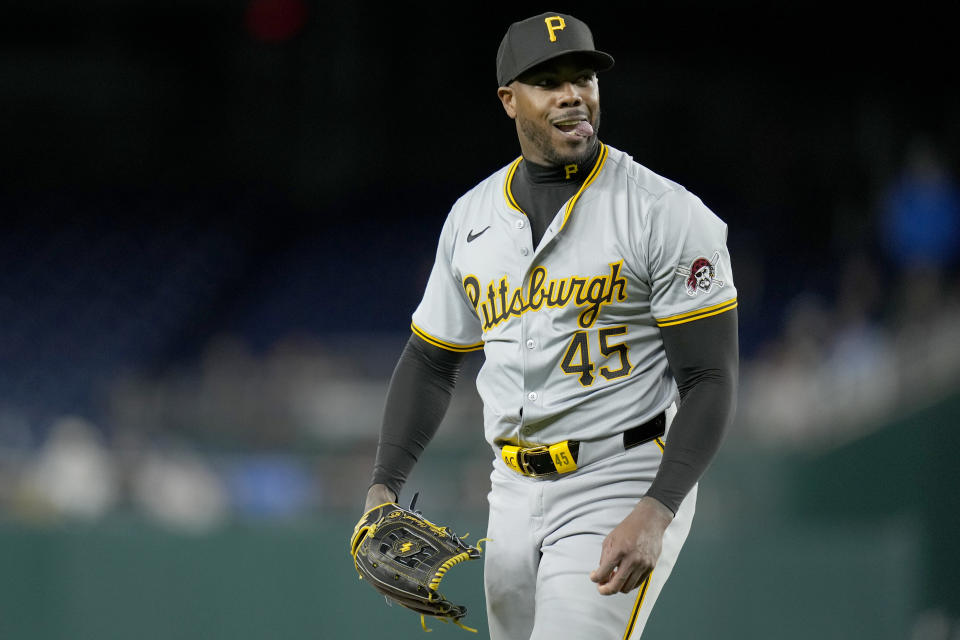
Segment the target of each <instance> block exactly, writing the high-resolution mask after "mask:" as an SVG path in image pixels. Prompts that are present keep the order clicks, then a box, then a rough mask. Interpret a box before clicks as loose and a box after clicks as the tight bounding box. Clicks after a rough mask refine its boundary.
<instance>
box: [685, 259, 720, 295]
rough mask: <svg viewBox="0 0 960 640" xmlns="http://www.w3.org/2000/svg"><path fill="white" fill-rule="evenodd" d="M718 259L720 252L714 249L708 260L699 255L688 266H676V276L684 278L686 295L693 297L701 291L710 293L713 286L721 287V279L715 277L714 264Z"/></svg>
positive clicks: (715, 269)
mask: <svg viewBox="0 0 960 640" xmlns="http://www.w3.org/2000/svg"><path fill="white" fill-rule="evenodd" d="M719 260H720V252H719V251H716V252H714V254H713V258H712V259H710V260H707V259H706V258H702V257H701V258H697V259H696V260H694V261H693V262H692V263H691V264H690V266H689V267H684V266H679V267H677V270H676V272H675V273H676V274H677V277H679V278H683V279H684V280H685V284H686V290H687V295H688V296H690V297H693V296H695V295H697V294H698V293H700V292H701V291H703V292H704V293H710V291H711V290H712V289H713V288H714V287H717V288H718V289H719V288H721V287H723V280H720V279H719V278H717V267H716V266H715V265H716V264H717V262H718V261H719Z"/></svg>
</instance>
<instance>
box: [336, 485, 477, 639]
mask: <svg viewBox="0 0 960 640" xmlns="http://www.w3.org/2000/svg"><path fill="white" fill-rule="evenodd" d="M415 503H416V496H414V499H413V502H411V503H410V508H409V509H404V508H403V507H401V506H400V505H398V504H396V503H392V502H388V503H386V504H382V505H380V506H378V507H374V508H373V509H371V510H370V511H367V512H366V513H365V514H363V517H362V518H360V521H359V522H358V523H357V526H356V527H354V529H353V536H352V538H351V540H350V551H351V555H353V565H354V567H356V569H357V573H358V574H359V575H360V579H361V580H366V581H367V582H368V583H369V584H370V586H372V587H373V588H374V589H376V590H377V591H378V592H379V593H380V594H382V595H384V596H386V598H387V603H388V604H389V603H390V602H391V601H392V602H396V603H399V604H401V605H403V606H404V607H407V608H408V609H412V610H413V611H415V612H417V613H419V614H420V623H421V624H422V625H423V628H424V631H429V629H427V624H426V620H425V619H424V616H433V617H435V618H439V619H441V620H443V621H444V622H453V623H454V624H456V625H457V626H458V627H461V628H463V629H466V630H468V631H473V632H476V629H471V628H470V627H467V626H466V625H464V624H463V623H462V622H460V619H461V618H463V616H465V615H466V613H467V608H466V607H464V606H462V605H457V604H454V603H452V602H450V601H449V600H447V599H446V598H444V596H443V595H442V594H441V593H440V592H439V591H437V589H438V587H439V586H440V581H441V580H443V576H444V575H445V574H446V573H447V571H448V570H449V569H450V568H451V567H453V566H454V565H457V564H460V563H461V562H464V561H466V560H474V559H476V558H479V557H480V552H481V549H480V548H478V547H472V546H470V545H468V544H466V543H464V542H463V541H462V540H461V539H460V538H458V537H457V536H456V535H454V533H453V532H452V531H450V529H449V528H447V527H438V526H437V525H435V524H433V523H432V522H430V521H428V520H427V519H426V518H424V517H423V516H422V515H421V514H420V512H419V511H413V508H414V505H415ZM464 537H466V536H464ZM480 542H483V540H479V541H478V542H477V544H478V545H479V543H480Z"/></svg>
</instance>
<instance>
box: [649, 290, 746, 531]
mask: <svg viewBox="0 0 960 640" xmlns="http://www.w3.org/2000/svg"><path fill="white" fill-rule="evenodd" d="M660 331H661V336H662V338H663V346H664V349H665V350H666V352H667V360H668V361H669V363H670V369H671V371H672V372H673V377H674V379H675V380H676V381H677V387H678V389H679V390H680V407H679V409H678V411H677V415H676V416H675V417H674V419H673V423H672V424H671V426H670V434H669V436H668V437H667V442H666V448H665V449H664V452H663V460H662V461H661V462H660V470H659V471H658V472H657V476H656V478H654V481H653V484H652V485H651V486H650V490H649V491H648V492H647V495H648V496H651V497H653V498H656V499H657V500H659V501H660V502H662V503H663V504H665V505H666V506H667V507H668V508H669V509H670V510H671V511H673V512H674V513H676V512H677V509H678V508H679V507H680V503H681V502H683V499H684V498H685V497H686V495H687V493H688V492H689V491H690V490H691V489H692V488H693V485H694V484H696V482H697V481H698V480H699V479H700V476H702V475H703V472H704V471H706V469H707V466H708V465H709V464H710V461H711V460H712V459H713V456H714V454H715V453H716V452H717V449H718V448H719V447H720V442H721V440H722V439H723V434H724V432H725V431H726V428H727V426H728V425H729V424H730V422H731V421H732V419H733V414H734V410H735V408H736V392H737V376H738V372H739V349H738V339H737V311H736V309H734V310H732V311H727V312H725V313H721V314H719V315H716V316H713V317H710V318H705V319H703V320H696V321H694V322H688V323H685V324H679V325H675V326H672V327H663V328H661V330H660Z"/></svg>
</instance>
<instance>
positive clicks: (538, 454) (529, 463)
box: [501, 412, 667, 477]
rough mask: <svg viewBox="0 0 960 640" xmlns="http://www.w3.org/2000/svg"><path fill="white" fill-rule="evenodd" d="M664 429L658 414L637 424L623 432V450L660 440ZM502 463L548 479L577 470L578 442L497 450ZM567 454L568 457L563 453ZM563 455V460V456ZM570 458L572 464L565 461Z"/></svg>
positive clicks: (664, 416) (515, 469) (660, 416)
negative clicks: (500, 452) (500, 453)
mask: <svg viewBox="0 0 960 640" xmlns="http://www.w3.org/2000/svg"><path fill="white" fill-rule="evenodd" d="M666 429H667V416H666V414H665V413H662V412H661V413H660V414H659V415H657V416H654V417H653V418H651V419H650V420H647V421H646V422H644V423H643V424H641V425H638V426H636V427H632V428H630V429H627V430H626V431H624V432H623V448H624V450H626V449H632V448H633V447H638V446H640V445H641V444H645V443H647V442H650V441H651V440H654V439H656V438H659V437H661V436H662V435H663V434H664V432H665V431H666ZM501 451H502V455H503V459H504V461H505V462H506V463H507V466H509V467H511V468H512V469H513V470H514V471H517V472H519V473H522V474H523V475H525V476H534V477H537V476H550V475H554V474H559V473H568V472H570V471H573V470H575V469H576V468H577V457H578V455H579V453H580V441H579V440H566V441H564V442H561V443H558V444H556V445H552V446H549V447H548V446H538V447H529V448H521V447H513V446H505V447H502V448H501ZM568 453H569V456H567V454H568ZM564 456H567V457H564ZM569 458H572V461H571V460H569Z"/></svg>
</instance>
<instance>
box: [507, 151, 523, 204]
mask: <svg viewBox="0 0 960 640" xmlns="http://www.w3.org/2000/svg"><path fill="white" fill-rule="evenodd" d="M521 160H523V156H520V157H519V158H517V159H516V160H514V161H513V164H511V165H510V168H509V169H507V179H506V180H504V181H503V197H504V198H506V199H507V204H508V205H510V206H511V207H512V208H514V209H516V210H517V211H519V212H520V213H523V214H524V215H526V212H525V211H524V210H523V209H521V208H520V205H518V204H517V201H516V200H514V198H513V191H512V190H511V189H510V185H511V184H513V174H515V173H516V172H517V167H519V166H520V161H521Z"/></svg>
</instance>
